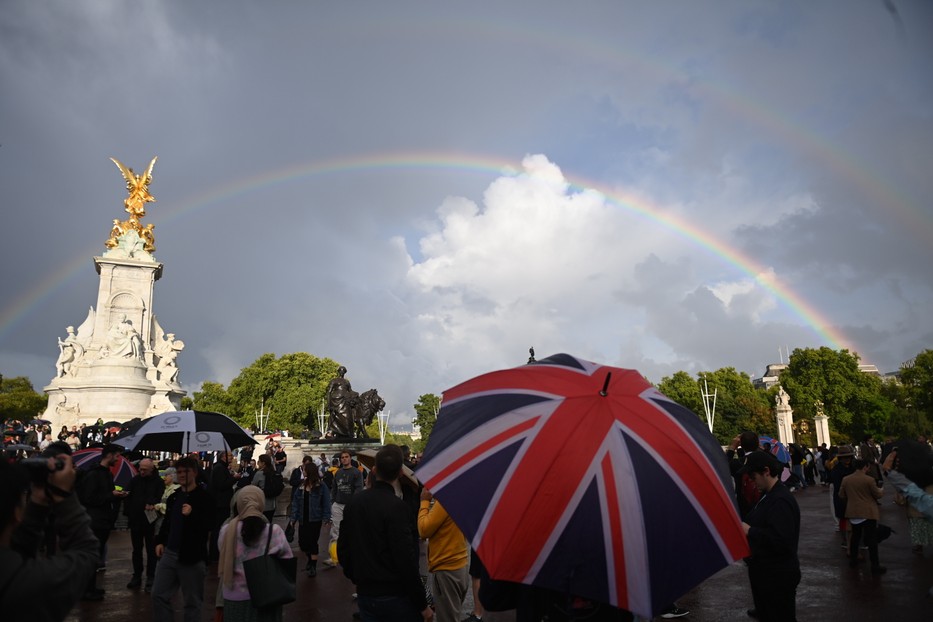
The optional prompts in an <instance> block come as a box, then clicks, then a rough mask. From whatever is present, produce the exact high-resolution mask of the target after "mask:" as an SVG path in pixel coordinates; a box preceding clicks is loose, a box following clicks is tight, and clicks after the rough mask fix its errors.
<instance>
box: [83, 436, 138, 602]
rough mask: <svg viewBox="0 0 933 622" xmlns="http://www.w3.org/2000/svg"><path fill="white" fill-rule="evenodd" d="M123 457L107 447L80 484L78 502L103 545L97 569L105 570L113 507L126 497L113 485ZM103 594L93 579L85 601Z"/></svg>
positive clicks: (110, 447)
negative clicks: (115, 467) (116, 464)
mask: <svg viewBox="0 0 933 622" xmlns="http://www.w3.org/2000/svg"><path fill="white" fill-rule="evenodd" d="M119 456H120V448H119V447H117V446H116V445H105V446H104V447H102V448H101V450H100V462H98V463H97V466H95V467H94V468H92V469H91V470H90V471H88V472H87V473H86V474H85V475H84V476H83V477H82V478H81V479H80V480H78V486H77V488H78V500H79V501H81V505H83V506H84V508H85V509H86V510H87V513H88V515H89V516H90V517H91V531H93V532H94V536H95V537H96V538H97V541H98V542H99V543H100V546H99V548H98V564H97V569H98V570H99V571H100V570H104V568H105V566H106V560H107V540H108V539H109V538H110V530H111V528H113V520H114V514H113V503H114V500H115V499H117V498H119V497H123V496H124V495H125V494H126V493H125V492H123V491H118V490H116V489H115V488H114V485H113V474H112V473H111V472H110V465H112V464H113V463H114V462H115V461H116V460H117V458H118V457H119ZM103 597H104V590H102V589H98V588H97V577H96V576H92V577H91V579H90V581H89V582H88V586H87V589H86V590H85V592H84V597H83V598H84V600H101V599H102V598H103Z"/></svg>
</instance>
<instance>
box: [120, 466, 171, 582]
mask: <svg viewBox="0 0 933 622" xmlns="http://www.w3.org/2000/svg"><path fill="white" fill-rule="evenodd" d="M128 488H129V490H128V493H127V497H126V499H125V500H124V501H123V513H124V514H126V518H127V523H128V524H129V528H130V542H132V544H133V577H132V578H131V579H130V582H129V583H127V584H126V587H127V588H129V589H134V588H137V587H139V586H140V585H141V584H142V576H143V547H145V549H146V591H147V592H149V591H151V590H152V581H153V579H154V578H155V569H156V561H157V560H156V556H155V519H156V516H157V514H156V509H155V506H156V504H157V503H161V502H162V493H163V492H165V482H164V481H162V478H161V477H159V474H158V472H156V469H155V464H153V462H152V460H150V459H149V458H143V459H142V460H140V461H139V474H138V475H136V477H134V478H133V479H132V480H131V481H130V484H129V487H128Z"/></svg>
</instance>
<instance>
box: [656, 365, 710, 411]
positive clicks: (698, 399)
mask: <svg viewBox="0 0 933 622" xmlns="http://www.w3.org/2000/svg"><path fill="white" fill-rule="evenodd" d="M657 387H658V391H660V392H661V393H663V394H664V395H666V396H667V397H669V398H671V399H672V400H674V401H675V402H677V403H678V404H680V405H681V406H684V407H685V408H689V409H690V410H692V411H693V412H695V413H697V414H698V415H699V414H700V413H702V412H703V396H702V394H701V392H700V385H699V384H697V381H696V380H694V379H693V377H692V376H691V375H690V374H688V373H687V372H685V371H679V372H677V373H675V374H674V375H673V376H665V377H663V378H661V382H660V383H658V385H657Z"/></svg>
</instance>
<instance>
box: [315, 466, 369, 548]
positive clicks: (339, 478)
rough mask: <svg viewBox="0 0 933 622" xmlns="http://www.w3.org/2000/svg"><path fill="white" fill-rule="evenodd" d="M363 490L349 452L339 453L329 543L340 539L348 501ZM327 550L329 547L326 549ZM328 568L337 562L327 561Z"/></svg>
mask: <svg viewBox="0 0 933 622" xmlns="http://www.w3.org/2000/svg"><path fill="white" fill-rule="evenodd" d="M362 490H363V474H362V473H361V472H360V470H359V469H357V468H356V467H354V466H353V464H352V462H351V459H350V452H349V451H347V450H344V451H342V452H340V468H339V469H337V470H336V471H335V472H334V503H333V506H332V507H331V517H332V519H331V520H332V522H331V525H330V542H331V544H333V543H334V542H337V540H338V539H339V538H340V523H341V522H342V521H343V510H344V508H345V507H346V505H347V503H349V502H350V499H352V498H353V496H354V495H356V494H357V493H358V492H360V491H362ZM328 548H329V547H328ZM324 563H325V564H327V565H328V566H336V565H337V561H336V560H333V559H327V560H325V561H324Z"/></svg>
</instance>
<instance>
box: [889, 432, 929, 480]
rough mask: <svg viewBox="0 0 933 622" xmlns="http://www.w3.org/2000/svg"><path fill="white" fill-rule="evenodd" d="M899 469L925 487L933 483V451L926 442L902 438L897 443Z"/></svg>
mask: <svg viewBox="0 0 933 622" xmlns="http://www.w3.org/2000/svg"><path fill="white" fill-rule="evenodd" d="M896 445H897V470H898V471H900V472H901V473H903V474H904V475H906V476H907V478H908V479H910V480H911V481H912V482H914V483H915V484H917V485H918V486H920V487H921V488H925V487H927V486H929V485H930V484H933V452H931V450H930V446H929V445H927V444H926V443H921V442H920V441H916V440H913V439H909V438H902V439H901V440H899V441H898V442H897V443H896Z"/></svg>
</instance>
